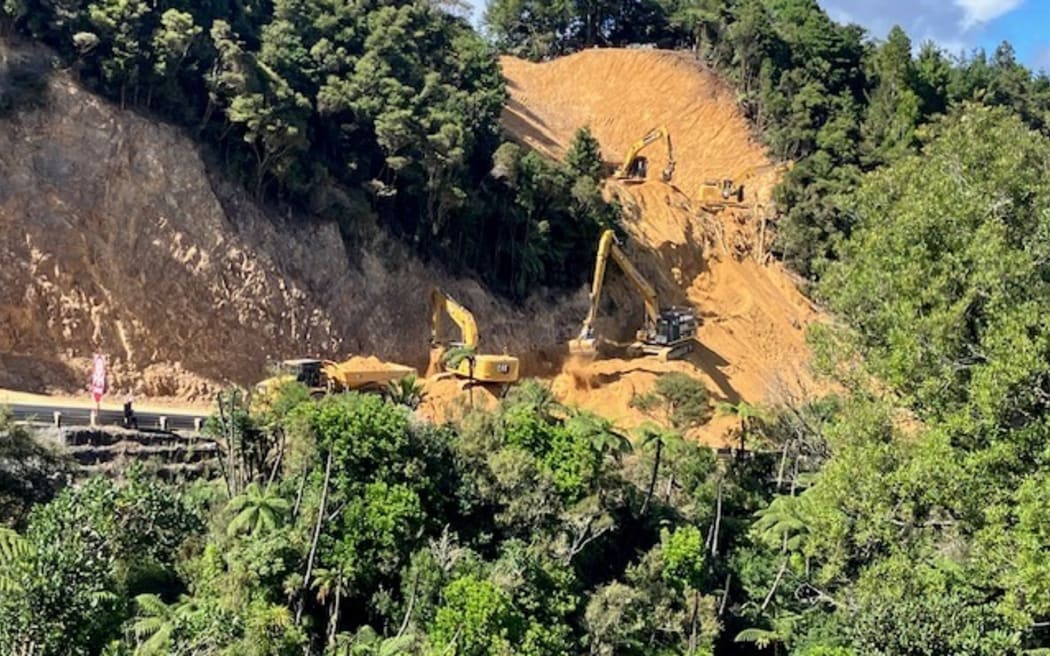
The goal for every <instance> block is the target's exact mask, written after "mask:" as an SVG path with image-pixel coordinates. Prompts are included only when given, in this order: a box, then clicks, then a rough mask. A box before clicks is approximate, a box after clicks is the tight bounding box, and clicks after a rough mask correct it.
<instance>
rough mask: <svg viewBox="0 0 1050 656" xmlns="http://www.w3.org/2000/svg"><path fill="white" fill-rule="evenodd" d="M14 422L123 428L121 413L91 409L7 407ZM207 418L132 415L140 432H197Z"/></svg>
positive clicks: (174, 415)
mask: <svg viewBox="0 0 1050 656" xmlns="http://www.w3.org/2000/svg"><path fill="white" fill-rule="evenodd" d="M8 409H9V410H10V412H11V414H12V416H13V418H14V420H15V421H19V422H35V423H44V424H50V425H54V426H98V427H107V426H109V427H114V426H115V427H123V425H124V413H123V412H122V411H120V410H105V409H103V410H99V411H97V412H96V411H95V410H94V409H93V408H72V407H57V406H56V407H50V406H48V407H43V406H32V405H19V404H15V405H11V406H8ZM206 418H207V417H206V415H203V414H202V415H186V414H174V413H173V414H161V413H159V412H138V411H136V412H135V419H136V420H137V421H138V428H139V430H149V429H154V430H162V431H185V432H200V430H201V427H202V426H203V423H204V420H205V419H206Z"/></svg>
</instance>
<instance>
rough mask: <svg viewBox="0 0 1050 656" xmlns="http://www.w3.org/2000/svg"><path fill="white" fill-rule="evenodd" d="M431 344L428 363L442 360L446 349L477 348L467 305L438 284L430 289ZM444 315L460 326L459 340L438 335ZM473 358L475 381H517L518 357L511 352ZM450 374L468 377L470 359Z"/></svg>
mask: <svg viewBox="0 0 1050 656" xmlns="http://www.w3.org/2000/svg"><path fill="white" fill-rule="evenodd" d="M430 312H431V317H432V320H431V329H430V347H431V349H432V353H431V362H442V361H443V355H444V352H445V351H446V350H447V349H448V348H450V347H451V348H454V347H466V348H468V349H470V350H471V351H476V349H477V347H478V341H479V338H478V323H477V321H475V320H474V315H473V314H472V313H471V312H470V310H468V309H467V308H465V307H463V306H462V305H460V304H459V303H458V302H456V300H455V299H453V298H452V297H451V296H449V295H448V294H446V293H445V292H443V291H441V290H440V289H438V288H437V287H433V288H431V290H430ZM445 314H447V315H448V316H449V318H450V319H452V321H453V323H455V324H456V325H457V326H459V331H460V338H459V340H458V341H450V340H443V339H441V338H440V337H439V334H440V331H441V318H442V316H443V315H445ZM472 359H473V368H474V371H473V379H474V381H475V382H478V383H500V384H510V383H513V382H516V381H517V380H518V370H519V368H520V363H519V361H518V358H516V357H514V356H512V355H478V354H475V355H474V357H473V358H472ZM449 373H452V374H454V375H455V376H458V377H459V378H465V379H470V378H471V362H470V360H468V359H464V360H463V361H462V362H460V363H459V364H458V365H457V366H456V368H455V369H452V370H449Z"/></svg>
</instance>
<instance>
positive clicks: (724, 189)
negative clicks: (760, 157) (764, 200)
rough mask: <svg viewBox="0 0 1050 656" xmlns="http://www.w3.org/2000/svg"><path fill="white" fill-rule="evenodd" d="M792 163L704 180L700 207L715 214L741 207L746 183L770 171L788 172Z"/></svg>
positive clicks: (756, 167)
mask: <svg viewBox="0 0 1050 656" xmlns="http://www.w3.org/2000/svg"><path fill="white" fill-rule="evenodd" d="M794 165H795V164H794V162H785V163H782V164H763V165H762V166H753V167H751V168H747V169H744V170H742V171H738V172H737V173H736V174H734V175H733V177H731V178H722V179H720V180H704V183H703V184H702V185H700V194H699V201H700V207H701V208H703V209H704V210H706V211H708V212H717V211H719V210H722V209H725V208H727V207H743V206H744V191H745V190H746V188H747V183H748V182H750V181H751V179H752V178H754V177H755V176H756V175H758V174H759V173H763V172H765V171H768V170H770V169H772V170H773V171H774V172H775V173H784V172H787V171H790V170H791V169H792V167H793V166H794Z"/></svg>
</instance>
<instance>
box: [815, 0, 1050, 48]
mask: <svg viewBox="0 0 1050 656" xmlns="http://www.w3.org/2000/svg"><path fill="white" fill-rule="evenodd" d="M1025 1H1026V0H880V1H879V2H873V1H872V0H819V2H820V5H821V6H822V7H824V9H825V10H827V12H828V14H829V15H830V16H832V17H833V18H837V19H840V20H841V19H842V18H848V19H849V20H850V21H852V22H856V23H859V24H860V25H863V26H864V27H866V28H867V29H868V30H869V31H870V33H871V35H872V36H873V37H875V38H876V39H883V38H885V37H886V34H887V33H888V32H889V30H890V28H891V27H893V26H894V25H900V26H901V27H903V28H904V31H905V32H907V33H908V35H909V36H910V37H911V38H912V42H913V43H914V44H915V45H916V46H918V45H919V44H921V43H922V42H924V41H934V42H936V43H937V44H938V45H940V46H941V47H942V48H944V49H946V50H947V51H948V52H950V53H952V54H959V53H960V52H962V51H965V50H970V49H971V48H973V47H975V46H977V45H980V44H981V43H982V34H983V32H984V26H986V25H987V24H988V23H989V22H990V21H992V20H994V19H996V18H1000V17H1001V16H1003V15H1004V14H1007V13H1009V12H1011V11H1014V10H1016V9H1018V8H1019V7H1021V5H1023V4H1024V3H1025ZM1027 1H1028V2H1036V1H1039V2H1046V1H1048V0H1027Z"/></svg>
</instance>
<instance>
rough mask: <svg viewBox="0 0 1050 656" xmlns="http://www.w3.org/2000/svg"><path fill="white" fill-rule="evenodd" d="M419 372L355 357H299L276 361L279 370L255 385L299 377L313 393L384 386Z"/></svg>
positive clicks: (269, 385) (264, 388) (262, 386)
mask: <svg viewBox="0 0 1050 656" xmlns="http://www.w3.org/2000/svg"><path fill="white" fill-rule="evenodd" d="M414 375H416V370H415V369H413V368H412V367H406V366H404V365H400V364H388V363H380V364H375V365H372V364H369V363H368V362H367V361H365V362H360V361H356V362H355V361H354V360H353V359H349V360H345V361H343V362H333V361H331V360H320V359H316V358H298V359H295V360H285V361H283V362H281V363H280V364H279V365H277V373H276V375H274V376H271V377H270V378H267V379H266V380H264V381H262V382H261V383H259V384H258V385H257V386H256V388H257V389H258V390H259V391H260V392H266V391H267V390H269V389H271V388H272V387H274V386H275V385H277V384H280V383H285V382H292V381H297V382H300V383H302V384H303V385H306V386H307V387H309V388H310V392H311V393H312V394H314V395H321V394H327V393H336V392H347V391H375V390H382V389H384V388H385V387H386V384H387V383H389V382H391V381H395V380H400V379H402V378H404V377H406V376H414Z"/></svg>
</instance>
